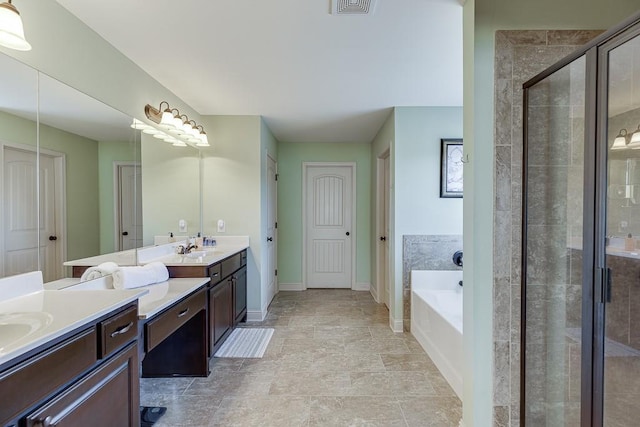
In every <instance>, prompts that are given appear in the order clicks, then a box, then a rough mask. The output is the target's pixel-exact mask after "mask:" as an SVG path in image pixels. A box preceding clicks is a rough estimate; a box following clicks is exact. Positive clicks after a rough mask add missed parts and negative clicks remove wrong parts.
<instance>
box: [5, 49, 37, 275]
mask: <svg viewBox="0 0 640 427" xmlns="http://www.w3.org/2000/svg"><path fill="white" fill-rule="evenodd" d="M0 69H1V70H2V79H0V144H1V147H0V158H1V159H2V163H1V166H0V168H1V169H2V173H1V174H0V181H1V183H2V184H1V185H0V195H1V197H0V206H1V208H0V225H1V227H0V240H1V242H2V246H1V247H0V251H1V254H0V277H4V276H12V275H15V274H19V273H24V272H27V271H33V270H37V269H38V262H39V260H38V234H39V227H38V200H37V173H36V171H37V167H36V156H37V153H36V152H37V141H38V140H37V138H38V126H37V119H38V116H37V106H38V72H37V71H36V70H34V69H32V68H30V67H28V66H26V65H24V64H22V63H20V62H18V61H16V60H14V59H12V58H9V57H8V56H5V55H1V54H0Z"/></svg>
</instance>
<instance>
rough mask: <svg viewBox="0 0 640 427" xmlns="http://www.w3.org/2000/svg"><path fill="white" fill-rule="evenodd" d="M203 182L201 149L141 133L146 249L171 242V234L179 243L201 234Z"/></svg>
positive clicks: (144, 242) (144, 240) (144, 243)
mask: <svg viewBox="0 0 640 427" xmlns="http://www.w3.org/2000/svg"><path fill="white" fill-rule="evenodd" d="M200 180H201V178H200V150H198V149H196V148H195V147H191V146H186V147H178V146H173V145H172V144H170V143H167V142H164V141H162V140H160V139H157V138H154V137H152V136H151V135H147V134H142V194H143V195H144V197H143V199H142V205H143V207H142V213H143V223H144V239H143V245H144V246H148V245H152V244H161V243H164V242H166V241H168V240H167V239H168V236H169V233H173V234H174V236H175V238H176V240H180V239H181V238H184V237H186V236H191V237H193V236H196V235H197V233H198V232H201V231H202V228H201V227H202V223H201V203H200V199H201V181H200ZM181 220H184V224H185V226H186V229H183V230H181V229H180V227H179V223H180V221H181Z"/></svg>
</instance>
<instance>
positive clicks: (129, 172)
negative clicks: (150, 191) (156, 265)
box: [118, 165, 142, 251]
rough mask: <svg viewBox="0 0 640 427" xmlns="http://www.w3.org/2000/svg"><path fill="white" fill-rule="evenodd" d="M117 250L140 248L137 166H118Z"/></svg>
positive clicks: (139, 176)
mask: <svg viewBox="0 0 640 427" xmlns="http://www.w3.org/2000/svg"><path fill="white" fill-rule="evenodd" d="M118 177H119V191H120V198H119V211H118V216H119V218H118V232H119V239H118V244H119V248H118V250H121V251H124V250H127V249H133V248H138V247H140V246H142V175H141V171H140V166H139V165H119V166H118Z"/></svg>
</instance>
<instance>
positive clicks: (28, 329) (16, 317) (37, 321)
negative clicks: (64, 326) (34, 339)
mask: <svg viewBox="0 0 640 427" xmlns="http://www.w3.org/2000/svg"><path fill="white" fill-rule="evenodd" d="M52 321H53V316H52V315H51V314H49V313H46V312H42V311H36V312H18V313H4V314H0V352H2V350H3V349H4V348H5V347H7V346H8V345H11V344H13V343H14V342H16V341H18V340H21V339H23V338H26V337H28V336H29V335H31V334H33V333H34V332H37V331H39V330H40V329H42V328H45V327H46V326H48V325H49V324H51V322H52Z"/></svg>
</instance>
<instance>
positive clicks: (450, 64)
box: [57, 0, 462, 142]
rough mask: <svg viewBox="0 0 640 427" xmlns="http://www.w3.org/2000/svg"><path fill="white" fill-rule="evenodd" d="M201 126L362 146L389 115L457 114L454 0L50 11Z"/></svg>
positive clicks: (113, 2)
mask: <svg viewBox="0 0 640 427" xmlns="http://www.w3.org/2000/svg"><path fill="white" fill-rule="evenodd" d="M57 1H58V2H59V3H60V4H61V5H62V6H64V7H65V8H66V9H68V10H69V11H70V12H71V13H73V14H74V15H76V16H77V17H78V18H79V19H80V20H82V21H83V22H85V23H86V24H87V25H88V26H89V27H91V28H92V29H94V30H95V31H96V32H97V33H98V34H100V35H101V36H102V37H103V38H104V39H106V40H107V41H108V42H109V43H111V44H112V45H113V46H115V47H116V48H117V49H118V50H120V51H121V52H122V53H123V54H124V55H126V56H127V57H129V58H130V59H131V60H133V61H134V62H136V63H137V64H138V65H139V66H140V67H142V68H143V69H144V70H145V71H146V72H147V73H149V74H150V75H151V76H152V77H154V78H155V79H156V80H158V81H159V82H160V83H161V84H163V85H164V86H165V87H167V88H168V89H170V90H171V91H172V92H174V93H175V94H176V95H177V96H179V97H180V98H181V99H183V100H184V101H185V102H186V103H187V104H188V105H189V106H191V107H192V108H194V109H195V110H197V111H198V112H199V113H200V114H202V115H262V116H264V118H265V120H266V122H267V125H268V126H269V128H270V129H271V130H272V132H273V133H274V135H275V137H276V138H277V139H278V140H280V141H291V142H368V141H371V140H372V139H373V138H374V137H375V135H376V133H377V132H378V130H379V129H380V127H381V125H382V124H383V122H384V120H385V119H386V117H387V115H388V113H389V111H390V108H391V107H393V106H459V105H462V6H461V5H460V3H459V0H378V2H377V6H376V8H375V11H374V13H373V14H372V15H368V16H334V15H331V14H330V13H329V12H330V6H331V3H330V0H280V1H277V2H276V1H271V0H270V1H265V0H245V1H230V0H226V1H222V0H182V1H179V2H176V1H174V0H171V1H170V0H154V1H131V0H109V1H100V2H96V1H86V0H57Z"/></svg>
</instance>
